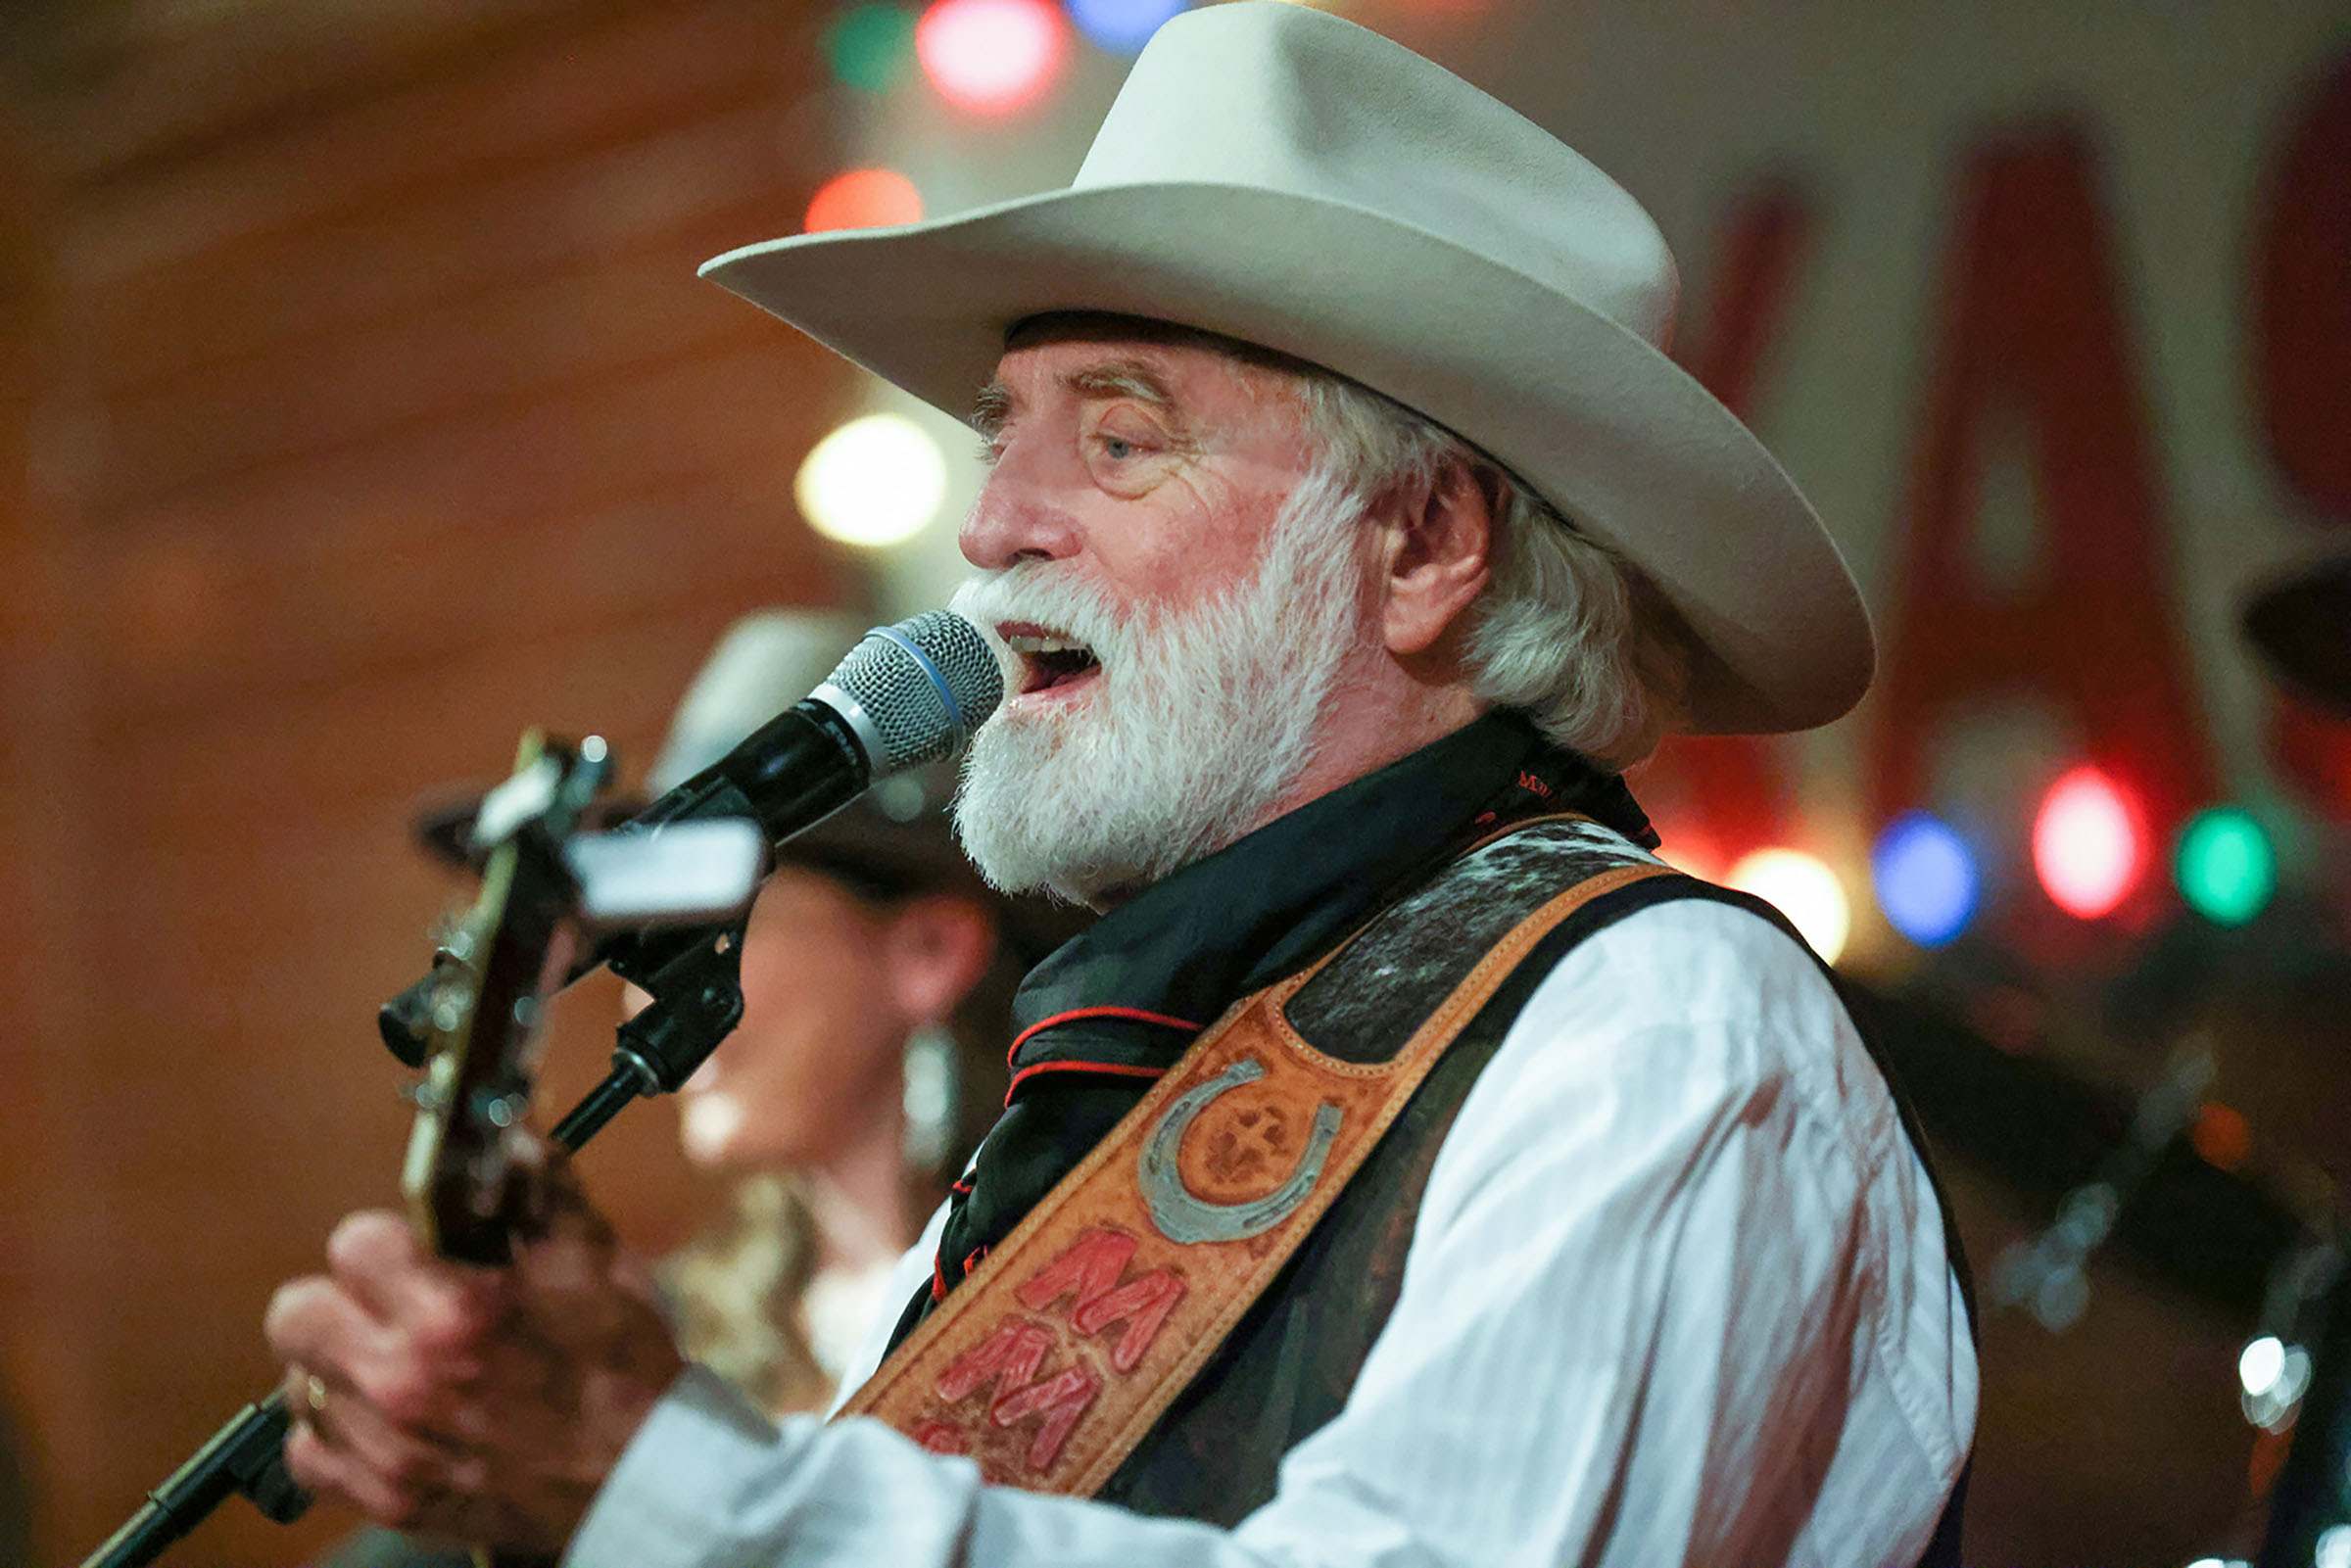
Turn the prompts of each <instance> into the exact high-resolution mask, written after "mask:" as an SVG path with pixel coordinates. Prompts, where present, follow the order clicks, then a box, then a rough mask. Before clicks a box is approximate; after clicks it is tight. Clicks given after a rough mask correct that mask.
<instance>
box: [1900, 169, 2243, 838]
mask: <svg viewBox="0 0 2351 1568" xmlns="http://www.w3.org/2000/svg"><path fill="white" fill-rule="evenodd" d="M1943 277H1944V282H1943V287H1944V290H1945V294H1946V304H1945V310H1944V317H1943V341H1942V345H1941V348H1940V351H1939V362H1938V364H1937V366H1936V370H1935V374H1934V380H1933V381H1932V382H1931V383H1930V385H1929V387H1928V389H1927V398H1926V404H1925V421H1926V423H1925V428H1924V430H1923V431H1922V432H1921V436H1920V441H1919V446H1918V455H1917V458H1916V467H1915V469H1914V471H1913V474H1912V485H1911V495H1910V501H1909V518H1908V527H1907V529H1906V531H1905V534H1904V536H1903V538H1904V546H1905V551H1906V558H1905V560H1904V563H1903V566H1902V570H1901V576H1900V579H1899V583H1898V586H1897V589H1896V592H1895V600H1894V604H1893V607H1892V612H1891V614H1890V615H1889V616H1888V630H1889V633H1890V634H1891V636H1890V643H1889V646H1888V649H1887V658H1886V664H1885V669H1884V671H1883V673H1882V675H1881V677H1880V680H1879V692H1880V706H1879V709H1878V714H1877V729H1876V734H1875V738H1874V749H1875V756H1876V763H1877V766H1876V768H1875V769H1874V770H1873V772H1874V777H1875V784H1876V788H1877V800H1876V802H1875V804H1876V813H1877V818H1878V820H1879V821H1881V822H1882V821H1885V820H1886V819H1887V818H1889V817H1891V816H1892V815H1894V814H1895V812H1897V811H1900V810H1902V809H1903V808H1905V807H1908V806H1913V805H1919V804H1922V803H1923V800H1922V796H1923V792H1924V787H1925V784H1926V780H1925V779H1924V778H1923V777H1922V771H1923V766H1924V763H1923V758H1924V754H1925V745H1926V741H1927V740H1928V738H1929V736H1931V735H1932V733H1933V730H1934V728H1935V726H1936V725H1937V724H1938V723H1939V722H1941V721H1942V720H1943V718H1944V717H1945V716H1946V715H1947V714H1948V713H1949V711H1950V709H1951V708H1952V707H1953V705H1955V704H1956V703H1959V702H1961V701H1963V700H1965V699H1968V698H1971V697H1977V696H1982V695H1990V694H1997V693H2000V692H2003V691H2004V692H2011V693H2033V694H2038V695H2039V696H2042V697H2044V698H2046V699H2048V700H2049V701H2050V702H2051V703H2052V704H2053V705H2054V706H2055V707H2057V708H2058V709H2059V710H2060V711H2062V712H2065V713H2066V714H2068V715H2069V716H2070V718H2071V720H2072V722H2073V725H2074V727H2075V730H2076V733H2077V734H2079V735H2080V736H2082V738H2083V740H2084V742H2085V743H2086V744H2087V747H2088V751H2089V755H2090V756H2091V757H2092V758H2093V759H2094V760H2096V761H2097V762H2099V763H2100V764H2102V765H2104V766H2105V767H2107V768H2108V769H2109V770H2111V771H2113V772H2114V773H2115V774H2116V775H2117V776H2118V777H2121V778H2125V779H2127V780H2129V781H2131V782H2132V783H2134V784H2136V785H2137V787H2138V790H2139V792H2140V796H2141V798H2142V799H2143V800H2144V801H2145V803H2146V806H2147V810H2148V814H2149V816H2150V818H2151V819H2152V820H2151V822H2150V826H2151V827H2152V828H2154V829H2155V831H2156V832H2158V833H2166V834H2168V832H2169V831H2170V830H2171V828H2172V827H2173V826H2174V825H2176V824H2177V823H2178V822H2179V821H2180V820H2181V818H2182V817H2183V815H2184V814H2185V813H2186V812H2188V811H2190V810H2192V809H2193V808H2195V807H2197V806H2199V805H2201V804H2203V803H2204V802H2205V801H2206V800H2208V799H2209V798H2210V797H2211V790H2212V777H2213V775H2212V764H2211V759H2210V752H2209V742H2208V738H2207V736H2206V735H2205V732H2204V725H2203V718H2202V713H2201V709H2200V705H2199V704H2198V702H2197V699H2196V695H2195V691H2194V689H2193V688H2192V687H2191V686H2190V685H2189V681H2188V666H2187V661H2186V653H2185V648H2184V645H2183V641H2182V638H2181V636H2180V632H2179V628H2178V616H2177V613H2176V611H2175V607H2174V604H2173V600H2172V566H2171V560H2172V552H2171V546H2170V540H2169V539H2168V537H2167V536H2166V533H2165V530H2164V526H2163V520H2162V517H2161V513H2160V507H2159V505H2158V497H2157V479H2156V469H2155V462H2154V454H2153V451H2152V450H2151V447H2150V444H2149V441H2148V436H2147V430H2146V424H2145V414H2144V409H2143V406H2142V404H2141V401H2140V398H2139V392H2138V381H2137V376H2136V374H2135V369H2134V367H2133V365H2132V362H2131V354H2130V351H2129V346H2128V342H2127V339H2126V336H2125V332H2124V326H2123V316H2122V312H2121V309H2120V306H2119V304H2118V294H2119V286H2118V281H2117V278H2116V269H2115V264H2114V253H2113V242H2112V239H2111V237H2110V236H2109V234H2108V233H2107V230H2106V225H2105V222H2104V219H2103V215H2102V214H2101V213H2100V210H2099V206H2098V202H2097V198H2096V196H2095V195H2094V194H2093V191H2092V184H2091V177H2090V168H2089V160H2088V158H2087V155H2086V153H2085V152H2084V150H2083V147H2082V144H2081V143H2080V142H2079V141H2078V140H2077V139H2076V138H2074V137H2073V136H2071V135H2067V134H2064V133H2058V134H2054V135H2048V136H2043V137H2040V138H2038V139H2035V140H2031V141H2022V142H1998V143H1993V144H1991V145H1990V146H1987V147H1985V148H1983V149H1981V150H1980V151H1978V152H1977V153H1976V154H1975V155H1974V157H1973V159H1972V161H1971V163H1970V166H1969V167H1968V168H1967V170H1966V172H1965V174H1964V176H1963V178H1962V183H1961V196H1960V206H1959V210H1958V218H1957V222H1956V224H1955V226H1954V229H1953V232H1952V236H1951V240H1950V248H1949V253H1948V259H1947V261H1946V263H1945V267H1944V274H1943ZM1995 414H1996V415H2005V416H2008V417H2011V418H2013V419H2014V421H2015V424H2016V426H2017V427H2021V429H2022V430H2023V431H2024V432H2025V433H2026V436H2025V439H2026V451H2027V454H2028V460H2029V462H2030V465H2031V469H2032V472H2033V474H2034V476H2035V478H2036V480H2037V481H2038V492H2039V525H2040V533H2041V541H2042V545H2041V549H2040V552H2039V565H2038V569H2037V571H2036V572H2035V573H2034V574H2033V575H2032V577H2031V579H2030V580H2029V581H2027V582H2025V583H2023V584H2021V585H2020V586H2016V587H2013V588H2011V589H2008V590H2006V591H2001V590H1999V589H1995V588H1994V587H1993V586H1991V584H1988V583H1987V582H1985V581H1984V579H1983V574H1982V573H1981V572H1980V571H1978V570H1977V569H1976V567H1975V566H1974V564H1973V561H1972V560H1971V556H1970V551H1969V548H1968V545H1969V540H1970V536H1971V532H1972V530H1973V528H1974V526H1975V524H1976V520H1977V515H1978V504H1977V502H1978V484H1979V479H1980V476H1981V474H1982V472H1983V462H1984V456H1985V448H1986V444H1987V443H1986V434H1987V430H1988V427H1989V426H1990V425H1991V416H1993V415H1995Z"/></svg>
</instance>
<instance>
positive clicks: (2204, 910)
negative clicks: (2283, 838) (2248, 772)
mask: <svg viewBox="0 0 2351 1568" xmlns="http://www.w3.org/2000/svg"><path fill="white" fill-rule="evenodd" d="M2178 870H2179V875H2180V893H2181V896H2182V897H2183V898H2185V899H2186V900H2187V902H2188V907H2189V908H2191V909H2193V910H2194V911H2195V912H2196V913H2197V914H2199V915H2201V916H2203V917H2204V918H2205V919H2206V920H2208V921H2211V922H2212V923H2213V924H2215V925H2217V926H2242V925H2243V924H2244V923H2245V922H2247V921H2249V920H2251V919H2252V918H2253V917H2254V916H2256V915H2258V914H2260V913H2261V912H2262V911H2263V910H2264V909H2267V908H2268V907H2269V903H2270V895H2271V894H2272V893H2274V892H2276V891H2277V890H2278V854H2277V851H2276V850H2274V849H2272V848H2271V847H2270V836H2269V834H2267V833H2265V832H2262V831H2261V824H2259V823H2257V822H2255V821H2254V820H2253V819H2252V818H2251V817H2249V816H2247V815H2246V814H2245V813H2243V812H2241V811H2238V810H2236V809H2235V808H2234V807H2232V806H2222V807H2218V808H2216V809H2214V810H2211V811H2207V812H2205V813H2203V814H2202V815H2201V816H2199V817H2197V818H2196V820H2195V821H2193V822H2191V823H2189V824H2188V825H2187V832H2183V833H2182V834H2181V835H2180V862H2179V867H2178Z"/></svg>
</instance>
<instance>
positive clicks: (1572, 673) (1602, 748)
mask: <svg viewBox="0 0 2351 1568" xmlns="http://www.w3.org/2000/svg"><path fill="white" fill-rule="evenodd" d="M1291 375H1292V377H1293V379H1294V381H1295V383H1296V386H1297V392H1298V399H1299V404H1300V407H1301V409H1302V411H1303V413H1304V415H1305V419H1306V424H1307V429H1308V434H1309V435H1310V436H1311V437H1313V438H1314V439H1316V440H1318V441H1319V443H1320V445H1321V447H1322V458H1321V463H1320V465H1319V468H1320V472H1321V473H1322V474H1323V475H1335V476H1341V477H1342V478H1343V481H1344V483H1345V484H1346V485H1347V486H1348V488H1349V489H1350V490H1351V491H1352V493H1353V498H1354V499H1355V500H1356V501H1357V502H1358V506H1357V507H1356V512H1357V514H1358V515H1360V514H1361V511H1362V509H1363V508H1365V507H1367V506H1369V505H1370V504H1371V502H1372V501H1373V500H1374V499H1377V498H1379V497H1380V496H1382V495H1386V494H1391V493H1393V492H1395V491H1398V490H1415V489H1417V490H1425V489H1427V488H1429V487H1431V486H1434V485H1435V484H1436V483H1437V482H1438V480H1439V479H1440V478H1441V477H1442V476H1443V474H1444V472H1445V469H1446V468H1447V466H1448V465H1449V464H1452V463H1456V462H1458V463H1462V464H1464V465H1466V466H1467V468H1468V469H1469V471H1470V472H1471V473H1472V474H1475V475H1479V476H1483V477H1485V478H1486V479H1487V480H1488V483H1489V492H1488V493H1489V494H1490V495H1492V496H1493V497H1494V498H1495V528H1494V534H1493V539H1492V542H1491V543H1490V545H1489V546H1488V567H1489V569H1490V571H1491V572H1492V574H1493V575H1492V578H1491V580H1490V581H1489V582H1488V584H1487V586H1486V588H1485V589H1484V591H1483V592H1482V593H1481V594H1479V595H1478V598H1477V600H1476V602H1475V604H1474V605H1473V606H1472V607H1471V613H1472V615H1473V617H1474V618H1473V620H1472V621H1471V623H1470V629H1469V641H1468V645H1467V647H1466V649H1465V650H1464V660H1465V663H1466V665H1467V669H1468V674H1469V678H1470V684H1471V689H1472V690H1474V691H1475V693H1476V694H1477V695H1478V696H1479V697H1480V698H1481V699H1483V700H1484V701H1486V702H1489V703H1492V704H1493V705H1495V706H1496V707H1503V708H1514V709H1517V710H1519V711H1520V712H1523V713H1524V714H1526V715H1527V717H1528V718H1530V719H1531V720H1533V722H1534V724H1535V726H1536V728H1537V729H1539V730H1541V731H1542V732H1543V734H1544V735H1545V736H1547V737H1549V738H1550V739H1551V740H1552V741H1554V742H1555V743H1557V744H1559V745H1562V746H1565V747H1567V748H1569V749H1571V750H1574V751H1579V752H1582V753H1584V754H1586V755H1587V756H1590V757H1593V758H1596V759H1599V760H1600V761H1602V762H1603V763H1604V764H1605V765H1606V766H1607V767H1610V768H1617V769H1621V768H1626V767H1630V766H1631V765H1632V764H1633V763H1636V762H1638V761H1640V760H1641V759H1642V758H1643V757H1646V756H1648V755H1649V753H1650V752H1652V751H1653V750H1655V748H1656V744H1657V740H1658V738H1659V736H1661V735H1662V734H1663V733H1664V730H1665V727H1666V725H1667V723H1668V722H1669V721H1670V717H1671V714H1670V707H1671V704H1672V702H1673V700H1674V697H1675V695H1676V693H1677V692H1678V690H1679V689H1680V684H1681V682H1680V674H1681V672H1680V670H1679V668H1678V660H1677V659H1676V657H1675V656H1674V653H1673V651H1672V649H1671V647H1670V645H1669V643H1668V642H1667V641H1666V640H1665V638H1664V637H1663V636H1662V635H1661V631H1662V629H1661V628H1660V627H1659V626H1657V625H1655V624H1650V623H1651V618H1650V617H1649V616H1648V614H1647V612H1649V611H1651V610H1652V609H1653V607H1654V608H1655V610H1657V611H1662V610H1663V605H1662V603H1661V601H1660V600H1658V599H1657V598H1656V596H1655V589H1653V588H1651V587H1650V585H1649V584H1648V582H1647V581H1646V580H1645V579H1643V578H1642V577H1641V576H1640V574H1639V573H1638V571H1637V570H1636V569H1635V568H1633V567H1632V566H1631V565H1629V564H1628V563H1626V562H1624V561H1622V560H1620V559H1619V558H1618V557H1617V556H1616V555H1615V553H1614V552H1613V551H1611V550H1609V549H1608V548H1607V546H1603V545H1601V544H1600V543H1598V542H1597V541H1595V540H1593V539H1592V538H1590V537H1589V536H1588V535H1585V534H1581V533H1578V532H1577V531H1576V529H1575V528H1574V527H1573V525H1571V524H1570V523H1568V522H1567V521H1566V519H1565V518H1563V517H1561V516H1560V515H1559V512H1558V511H1556V510H1554V509H1553V508H1552V506H1551V505H1550V504H1549V503H1548V502H1546V501H1545V500H1544V499H1543V498H1542V497H1540V496H1538V495H1536V494H1535V493H1534V492H1533V491H1532V490H1530V489H1528V488H1527V487H1526V486H1525V485H1523V484H1520V483H1519V482H1518V481H1517V480H1516V479H1514V478H1513V477H1511V474H1510V472H1509V471H1508V470H1507V469H1505V468H1504V467H1503V466H1502V465H1501V464H1500V463H1497V462H1496V461H1495V460H1494V459H1493V458H1491V457H1489V456H1487V455H1486V454H1485V453H1484V452H1482V451H1478V450H1477V449H1476V448H1475V447H1473V446H1471V445H1470V444H1469V443H1468V442H1466V441H1463V439H1462V438H1461V437H1459V436H1457V435H1455V434H1454V433H1453V432H1452V431H1450V430H1447V429H1445V428H1444V427H1443V426H1442V425H1439V424H1437V423H1436V422H1435V421H1434V420H1431V419H1428V418H1426V417H1424V416H1423V415H1421V414H1418V413H1415V411H1414V410H1412V409H1411V408H1408V407H1406V406H1405V405H1404V404H1400V403H1397V402H1396V401H1395V400H1393V399H1391V398H1387V397H1384V396H1382V395H1381V394H1379V393H1376V392H1373V391H1372V390H1371V389H1369V388H1368V387H1365V386H1362V385H1360V384H1358V383H1356V382H1353V381H1349V380H1346V379H1345V378H1343V377H1340V376H1337V375H1333V374H1331V373H1330V372H1328V371H1324V370H1321V369H1319V368H1317V367H1314V366H1306V365H1301V366H1298V367H1296V368H1295V369H1293V370H1292V371H1291ZM1663 618H1664V617H1663V616H1662V615H1658V616H1656V617H1655V619H1657V620H1662V619H1663Z"/></svg>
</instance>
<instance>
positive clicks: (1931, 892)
mask: <svg viewBox="0 0 2351 1568" xmlns="http://www.w3.org/2000/svg"><path fill="white" fill-rule="evenodd" d="M1869 871H1870V879H1871V880H1872V881H1874V882H1875V883H1876V884H1877V890H1878V907H1879V908H1880V909H1882V910H1884V911H1885V912H1886V918H1887V920H1889V921H1891V922H1892V923H1893V925H1894V928H1895V930H1897V931H1900V932H1901V933H1902V934H1903V935H1904V936H1907V937H1909V938H1910V940H1912V941H1914V942H1916V943H1918V945H1919V946H1921V947H1941V946H1942V945H1943V943H1945V942H1947V941H1949V940H1950V939H1951V938H1952V937H1954V936H1956V935H1958V934H1959V933H1960V932H1961V931H1963V930H1965V929H1967V923H1968V922H1969V921H1970V920H1972V919H1974V918H1975V913H1976V893H1977V890H1978V886H1979V882H1978V878H1977V874H1976V857H1975V853H1974V851H1972V850H1970V849H1969V848H1968V847H1967V840H1966V839H1964V838H1961V837H1960V836H1959V834H1958V833H1957V832H1955V831H1954V830H1953V829H1952V828H1951V826H1950V825H1949V824H1948V823H1946V822H1943V820H1942V819H1940V818H1938V817H1933V816H1930V815H1929V814H1928V813H1926V812H1923V811H1912V812H1906V813H1904V814H1903V815H1902V816H1899V817H1896V818H1895V820H1894V821H1893V822H1891V823H1889V824H1887V825H1886V831H1885V832H1882V833H1880V834H1878V845H1877V848H1876V849H1875V850H1873V851H1871V853H1870V857H1869Z"/></svg>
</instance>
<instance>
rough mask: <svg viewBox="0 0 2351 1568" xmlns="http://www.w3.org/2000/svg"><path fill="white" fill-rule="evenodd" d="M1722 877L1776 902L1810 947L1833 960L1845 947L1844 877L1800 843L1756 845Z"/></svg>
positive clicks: (1848, 920)
mask: <svg viewBox="0 0 2351 1568" xmlns="http://www.w3.org/2000/svg"><path fill="white" fill-rule="evenodd" d="M1723 880H1724V881H1725V882H1727V883H1729V884H1730V885H1731V886H1733V887H1736V888H1738V889H1739V890H1740V891H1741V892H1747V893H1752V894H1754V895H1755V896H1756V897H1757V898H1760V899H1762V900H1764V901H1765V902H1766V903H1769V904H1771V905H1773V906H1774V907H1775V908H1777V909H1778V910H1779V912H1780V913H1781V914H1783V915H1785V916H1787V917H1788V920H1789V922H1790V924H1792V925H1793V926H1795V927H1796V928H1797V929H1798V930H1799V931H1801V932H1803V936H1804V940H1805V941H1807V942H1810V943H1811V944H1812V951H1814V952H1815V953H1818V954H1819V955H1820V956H1821V957H1822V958H1824V959H1827V960H1828V961H1829V962H1830V963H1832V964H1834V963H1836V962H1837V960H1838V957H1839V956H1840V955H1841V954H1843V953H1844V952H1845V939H1846V937H1847V935H1849V934H1850V933H1851V931H1852V928H1853V908H1852V904H1851V903H1850V901H1849V900H1847V897H1846V892H1845V883H1843V882H1841V881H1839V880H1838V879H1837V874H1836V873H1835V872H1833V871H1831V870H1830V869H1829V867H1828V863H1827V862H1826V861H1824V860H1822V859H1821V858H1820V857H1819V856H1817V855H1807V854H1805V853H1804V852H1803V851H1802V850H1800V849H1758V850H1756V851H1755V852H1754V853H1753V854H1751V855H1749V856H1747V857H1745V858H1744V859H1742V860H1741V861H1740V862H1739V864H1737V865H1736V866H1733V867H1732V868H1731V874H1730V876H1728V877H1726V878H1724V879H1723Z"/></svg>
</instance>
